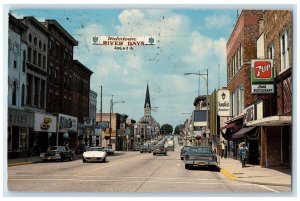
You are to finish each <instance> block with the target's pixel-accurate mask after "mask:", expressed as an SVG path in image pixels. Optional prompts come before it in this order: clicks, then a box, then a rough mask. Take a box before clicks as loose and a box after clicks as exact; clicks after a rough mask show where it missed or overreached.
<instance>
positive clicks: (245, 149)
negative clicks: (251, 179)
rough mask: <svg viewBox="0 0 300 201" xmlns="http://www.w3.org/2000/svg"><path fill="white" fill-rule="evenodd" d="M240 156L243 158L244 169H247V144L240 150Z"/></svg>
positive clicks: (243, 144) (243, 143)
mask: <svg viewBox="0 0 300 201" xmlns="http://www.w3.org/2000/svg"><path fill="white" fill-rule="evenodd" d="M239 154H240V157H241V162H242V167H243V168H244V167H246V161H247V158H248V147H247V146H246V143H245V142H242V146H241V148H240V150H239Z"/></svg>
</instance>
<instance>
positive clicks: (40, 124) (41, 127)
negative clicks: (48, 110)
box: [33, 113, 56, 133]
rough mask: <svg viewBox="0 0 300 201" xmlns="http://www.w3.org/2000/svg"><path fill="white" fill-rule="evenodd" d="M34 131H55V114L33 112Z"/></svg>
mask: <svg viewBox="0 0 300 201" xmlns="http://www.w3.org/2000/svg"><path fill="white" fill-rule="evenodd" d="M33 130H34V131H38V132H48V133H55V132H56V116H53V115H48V114H47V115H46V114H41V113H34V128H33Z"/></svg>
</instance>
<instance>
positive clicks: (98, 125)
mask: <svg viewBox="0 0 300 201" xmlns="http://www.w3.org/2000/svg"><path fill="white" fill-rule="evenodd" d="M108 126H109V121H103V122H100V121H97V122H96V126H95V128H102V129H105V128H108Z"/></svg>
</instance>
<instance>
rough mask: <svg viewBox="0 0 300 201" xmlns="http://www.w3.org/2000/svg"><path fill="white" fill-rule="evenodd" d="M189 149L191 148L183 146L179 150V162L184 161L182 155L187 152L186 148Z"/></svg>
mask: <svg viewBox="0 0 300 201" xmlns="http://www.w3.org/2000/svg"><path fill="white" fill-rule="evenodd" d="M190 147H192V146H187V145H186V146H184V147H182V148H181V149H180V159H181V160H183V159H184V154H185V152H186V150H188V148H190Z"/></svg>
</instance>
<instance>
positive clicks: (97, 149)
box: [87, 147, 103, 151]
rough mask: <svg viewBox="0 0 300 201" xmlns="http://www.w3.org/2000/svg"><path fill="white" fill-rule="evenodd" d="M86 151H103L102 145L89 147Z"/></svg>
mask: <svg viewBox="0 0 300 201" xmlns="http://www.w3.org/2000/svg"><path fill="white" fill-rule="evenodd" d="M87 151H103V148H102V147H90V148H88V149H87Z"/></svg>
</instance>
